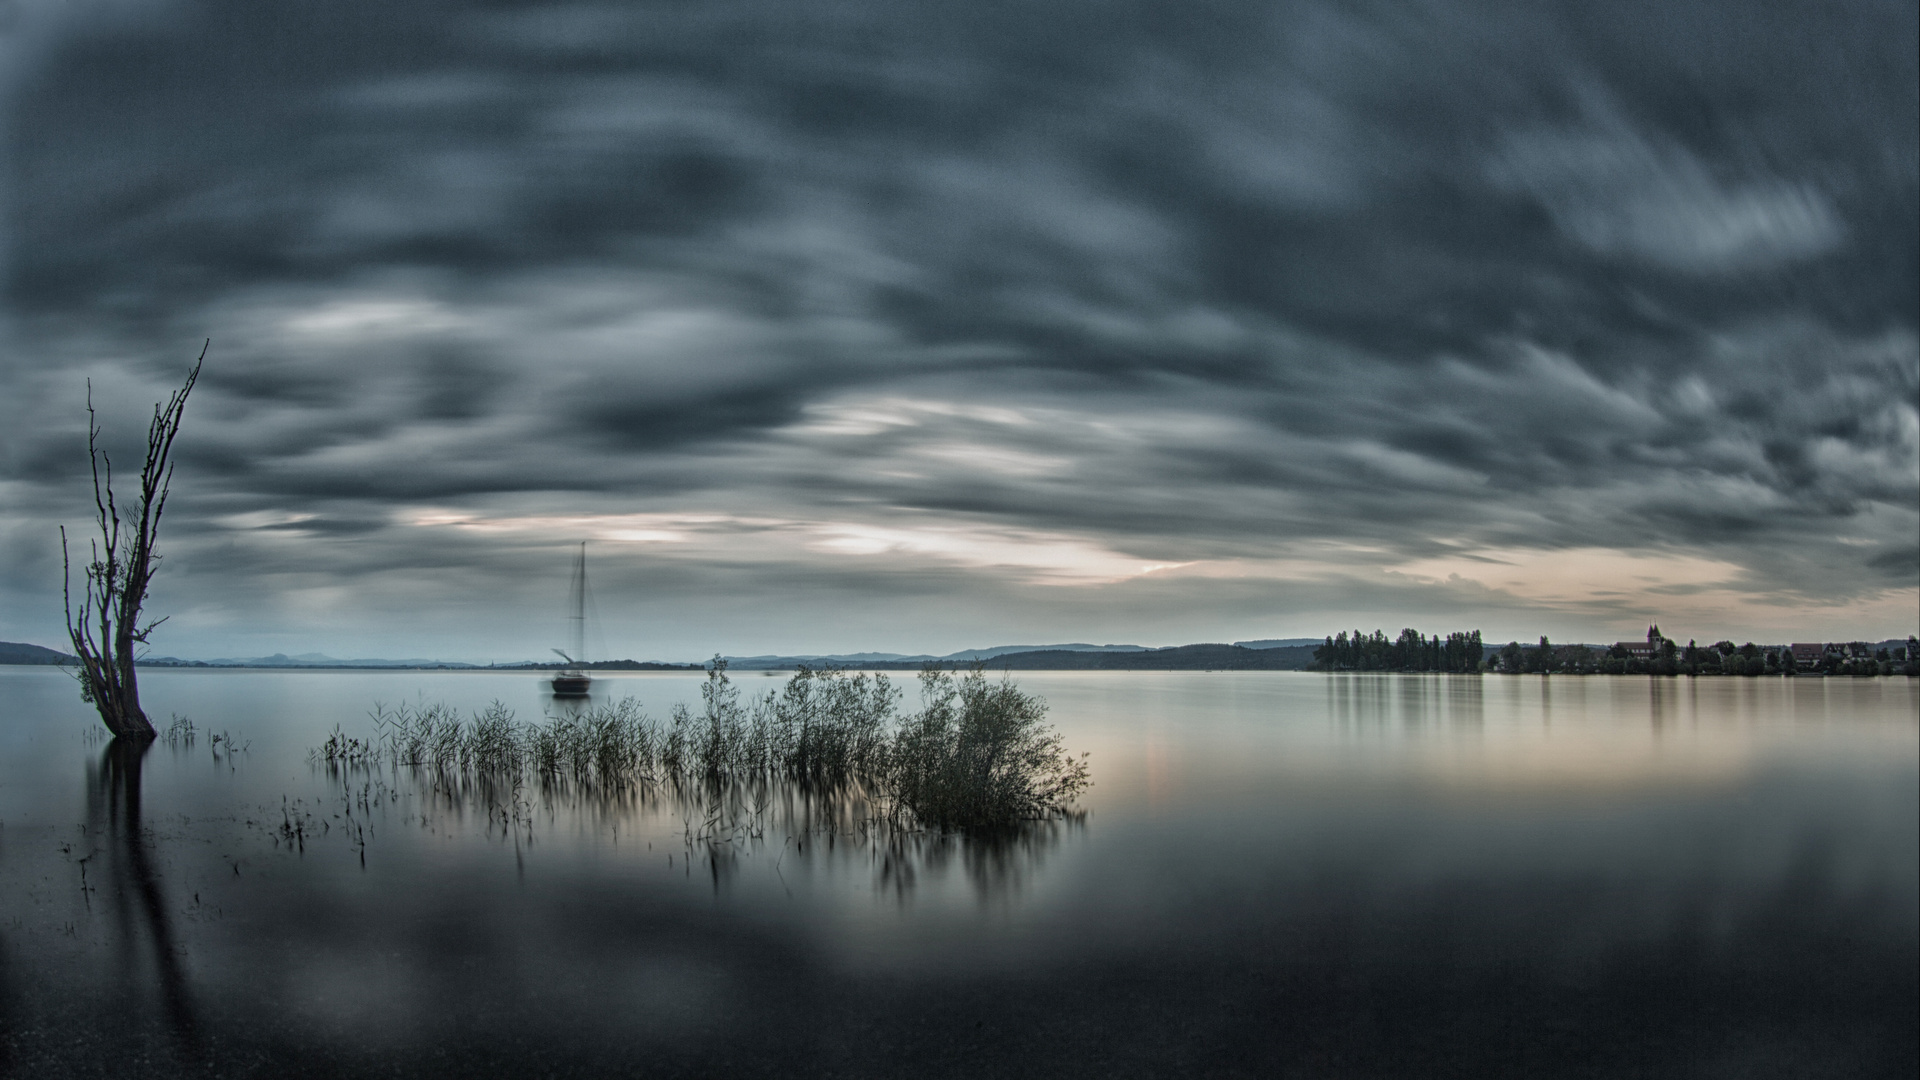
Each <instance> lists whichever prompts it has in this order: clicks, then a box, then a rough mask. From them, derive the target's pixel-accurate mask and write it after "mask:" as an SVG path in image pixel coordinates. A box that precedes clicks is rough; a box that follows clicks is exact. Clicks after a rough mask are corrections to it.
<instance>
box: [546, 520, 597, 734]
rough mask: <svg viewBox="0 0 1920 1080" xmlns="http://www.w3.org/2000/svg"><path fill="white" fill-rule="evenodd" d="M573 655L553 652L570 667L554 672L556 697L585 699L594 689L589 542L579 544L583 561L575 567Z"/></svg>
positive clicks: (583, 541) (554, 694)
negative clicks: (589, 618)
mask: <svg viewBox="0 0 1920 1080" xmlns="http://www.w3.org/2000/svg"><path fill="white" fill-rule="evenodd" d="M571 599H572V601H573V614H572V615H571V616H569V617H570V618H571V619H572V620H573V653H572V654H571V655H569V654H567V653H565V652H561V651H560V650H559V649H555V650H553V651H554V652H555V653H556V654H558V655H559V657H560V659H562V660H565V661H566V662H567V666H566V667H564V668H562V669H560V670H559V671H556V672H554V673H553V696H554V697H586V696H587V692H588V690H590V689H591V688H592V686H593V678H592V676H590V675H588V674H587V671H586V666H587V542H586V541H585V540H582V541H580V561H579V562H577V563H575V564H574V567H573V590H572V597H571Z"/></svg>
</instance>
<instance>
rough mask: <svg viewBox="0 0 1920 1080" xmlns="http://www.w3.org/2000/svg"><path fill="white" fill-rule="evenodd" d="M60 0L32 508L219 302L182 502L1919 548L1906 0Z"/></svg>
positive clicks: (329, 516)
mask: <svg viewBox="0 0 1920 1080" xmlns="http://www.w3.org/2000/svg"><path fill="white" fill-rule="evenodd" d="M21 10H22V16H21V18H20V20H19V21H18V25H17V26H16V27H15V29H14V30H13V31H12V32H11V33H12V35H13V37H12V40H11V41H10V43H9V48H10V50H11V51H9V52H6V53H4V54H0V59H4V62H5V63H6V64H7V65H8V66H7V67H6V68H5V72H6V78H7V80H8V82H7V84H6V86H5V87H4V88H3V89H0V94H4V97H0V102H4V107H5V109H6V120H7V123H6V132H7V135H6V138H7V147H8V149H7V157H6V162H5V165H6V175H5V179H4V188H3V189H0V191H3V193H4V198H5V206H4V210H3V213H4V218H3V220H4V228H0V243H4V245H5V246H4V252H0V260H3V261H0V266H4V271H5V281H4V289H5V296H6V303H7V310H8V315H9V334H10V338H11V342H10V344H9V346H8V353H9V357H8V359H7V360H6V362H5V363H6V370H7V372H8V375H7V378H8V383H9V388H10V390H11V391H13V392H12V393H10V395H9V396H10V397H11V398H12V399H13V400H12V402H11V403H9V404H8V405H7V406H5V409H6V418H7V422H8V427H9V431H8V433H7V434H6V436H5V437H4V438H5V450H6V455H7V456H6V463H7V474H6V475H7V477H8V487H7V491H8V497H9V500H10V505H11V506H12V507H13V509H11V510H10V515H12V516H14V517H16V518H18V519H19V521H20V522H22V523H24V522H27V521H29V520H31V521H34V522H40V521H44V520H47V519H49V518H51V517H56V516H59V514H60V513H62V512H64V511H62V510H61V509H60V508H61V507H62V506H64V503H63V502H62V501H61V500H62V498H63V497H64V496H62V495H61V494H59V493H58V492H57V491H56V490H54V488H55V487H60V486H64V487H71V486H72V484H73V481H74V480H75V465H74V462H73V454H74V447H75V440H76V435H77V434H79V429H78V427H77V423H76V422H74V421H72V420H71V417H70V415H69V414H71V412H72V410H73V400H72V399H73V397H74V385H75V384H76V383H77V380H78V379H79V377H80V375H81V374H82V373H85V372H92V373H95V374H96V375H98V376H99V378H98V379H96V381H97V382H101V381H103V380H108V379H112V380H113V381H115V383H116V385H119V386H121V388H122V391H123V396H125V397H127V400H128V401H131V402H134V403H136V408H138V407H140V406H138V404H137V403H138V402H139V401H141V400H142V392H144V393H145V394H147V397H146V400H151V398H152V396H158V395H159V394H163V393H164V390H163V389H162V388H163V387H164V386H165V385H166V384H167V383H168V382H170V381H171V380H173V379H175V378H177V371H178V369H179V368H180V366H181V361H182V359H183V357H184V355H186V354H187V353H188V352H189V351H190V350H189V349H188V343H189V342H192V343H197V342H198V340H199V339H200V338H201V337H202V336H208V335H210V336H213V337H214V338H215V339H216V347H215V351H214V354H213V363H212V364H211V365H210V366H209V368H208V370H207V373H206V377H205V381H204V383H203V390H202V391H201V396H200V397H199V398H197V399H196V402H195V407H196V409H197V410H200V411H199V412H198V413H197V415H196V420H199V421H200V424H199V426H197V427H196V429H195V431H194V432H193V434H194V438H193V439H192V440H190V441H188V442H186V443H183V447H182V467H183V468H186V469H189V470H191V471H192V472H193V474H194V475H195V476H196V478H197V481H198V482H197V483H196V485H195V486H194V488H193V489H192V490H191V491H190V492H183V509H182V513H183V514H187V515H191V516H192V517H193V519H194V520H195V521H196V522H197V524H189V523H188V522H187V521H184V520H183V522H182V524H181V526H180V527H181V528H182V529H187V530H196V529H197V530H200V531H201V532H204V534H205V536H206V537H207V539H206V540H205V542H206V543H209V544H211V543H214V542H215V539H216V538H217V537H218V536H219V535H221V534H222V531H223V530H224V531H226V532H233V531H236V530H239V531H243V532H246V531H254V532H275V533H278V534H282V535H283V537H284V538H285V539H286V540H288V541H298V543H296V544H295V546H293V547H284V546H279V547H270V548H262V549H260V550H258V551H252V550H249V551H247V552H238V551H237V552H236V553H235V554H233V555H232V556H231V558H232V560H233V562H232V565H234V566H236V567H242V568H245V567H249V566H254V565H255V564H254V563H252V562H249V561H248V560H251V559H260V560H263V561H261V562H260V563H258V566H259V567H261V568H262V569H261V572H262V573H269V572H274V571H270V570H269V569H268V568H270V567H273V566H278V565H280V563H281V561H282V560H294V561H298V560H301V559H305V560H310V561H311V562H312V563H313V564H314V565H322V564H324V565H325V566H327V567H328V568H329V572H331V573H335V574H338V575H342V576H343V577H345V578H351V577H352V576H353V575H354V574H356V573H365V574H369V575H375V574H379V573H384V572H386V570H385V569H384V568H385V567H387V566H389V565H391V564H393V562H394V560H392V559H391V557H390V556H389V555H388V554H385V553H386V552H388V551H390V550H391V549H394V548H396V547H404V546H405V545H406V544H408V543H410V542H411V541H410V540H409V539H408V537H409V536H410V535H411V534H410V533H409V532H408V526H406V525H404V523H403V522H402V519H403V518H404V517H405V515H406V514H408V513H411V512H413V511H414V510H415V509H417V508H418V507H421V506H440V507H446V506H463V507H465V508H467V509H468V510H471V511H474V512H476V513H478V512H482V511H484V512H489V513H496V514H501V515H506V516H513V515H516V514H517V515H520V516H526V515H528V514H532V513H535V512H536V511H538V512H539V513H548V514H552V513H560V512H563V511H564V509H565V504H566V502H567V498H566V497H565V496H566V493H576V494H580V493H592V498H591V502H592V504H593V505H595V506H598V507H602V508H606V509H607V510H608V512H639V511H651V510H655V509H658V508H659V507H661V506H665V505H670V504H675V503H676V502H677V503H678V504H680V505H683V506H699V507H704V508H707V509H710V510H714V511H716V512H725V513H731V514H734V515H736V516H741V515H747V516H751V515H752V514H754V513H760V514H763V515H771V516H773V517H779V518H782V519H793V520H801V519H819V520H828V519H831V520H836V521H837V520H839V519H840V518H843V517H846V518H854V517H858V518H860V519H861V520H865V521H868V522H875V521H883V520H886V519H887V516H888V515H903V517H902V520H909V521H921V520H934V519H940V520H954V521H963V522H971V523H975V524H979V523H986V524H990V525H993V526H995V527H1005V528H1008V529H1014V530H1026V533H1023V534H1022V535H1026V534H1032V535H1033V536H1038V535H1040V534H1042V533H1044V534H1047V535H1060V536H1068V535H1070V536H1077V537H1082V538H1087V539H1088V542H1089V543H1097V544H1099V545H1103V546H1104V547H1106V548H1109V549H1112V550H1114V551H1122V552H1126V553H1128V554H1131V555H1137V556H1139V557H1141V558H1143V559H1150V560H1164V561H1167V562H1182V563H1190V562H1195V561H1198V560H1206V559H1252V558H1259V557H1262V556H1265V555H1272V554H1274V553H1275V552H1277V551H1281V550H1282V549H1284V550H1285V551H1287V552H1289V553H1292V554H1298V553H1299V552H1300V551H1306V550H1311V551H1313V552H1315V553H1316V554H1314V555H1313V556H1312V557H1313V558H1317V559H1319V560H1321V561H1322V562H1323V563H1324V564H1325V565H1328V566H1333V567H1339V566H1344V565H1347V563H1348V562H1353V563H1355V564H1356V565H1357V564H1359V563H1364V562H1366V561H1367V560H1368V559H1371V560H1372V561H1373V562H1374V563H1376V564H1378V563H1381V562H1385V563H1388V564H1393V563H1396V562H1400V561H1405V560H1409V559H1421V558H1431V557H1437V556H1439V555H1441V554H1447V553H1452V554H1453V556H1455V557H1458V558H1462V559H1471V558H1474V557H1476V556H1475V555H1474V552H1476V551H1480V550H1482V549H1495V548H1499V549H1509V548H1552V549H1575V548H1610V549H1619V550H1629V551H1631V550H1655V549H1659V550H1674V551H1688V552H1698V553H1701V554H1703V555H1704V556H1706V557H1710V558H1712V559H1715V560H1719V561H1721V562H1724V563H1727V564H1730V565H1733V566H1736V567H1739V568H1741V572H1742V573H1744V574H1746V575H1747V576H1746V578H1745V579H1744V580H1745V581H1746V582H1747V587H1749V588H1752V589H1757V590H1761V591H1766V592H1767V593H1768V594H1769V595H1775V594H1777V595H1780V596H1783V597H1797V598H1800V599H1811V600H1816V601H1820V602H1827V601H1835V600H1838V599H1842V598H1845V597H1851V596H1856V595H1860V594H1862V593H1863V592H1865V593H1870V592H1872V591H1873V590H1875V589H1881V588H1886V587H1907V586H1910V585H1911V583H1912V578H1913V572H1914V566H1913V562H1912V559H1911V558H1910V553H1911V532H1912V526H1913V524H1914V510H1915V503H1916V501H1920V463H1916V460H1915V459H1916V455H1920V432H1917V431H1916V421H1915V397H1916V395H1917V394H1920V361H1916V345H1915V341H1916V324H1917V323H1920V315H1917V311H1916V308H1917V306H1920V241H1916V235H1920V148H1917V147H1916V135H1915V131H1916V127H1917V126H1920V93H1917V92H1916V82H1917V81H1920V75H1917V73H1916V63H1915V60H1914V53H1915V49H1914V46H1915V44H1916V38H1917V36H1920V34H1917V33H1916V28H1915V13H1914V11H1913V9H1912V7H1911V5H1903V4H1896V3H1886V4H1853V5H1845V6H1836V5H1826V4H1812V3H1808V4H1786V5H1769V6H1768V7H1766V8H1765V9H1764V10H1756V9H1752V8H1751V7H1750V6H1746V5H1733V4H1712V3H1687V4H1666V3H1649V4H1644V5H1637V6H1635V5H1624V6H1623V5H1606V6H1602V7H1596V6H1593V5H1574V4H1567V5H1554V4H1537V3H1533V4H1501V3H1477V4H1476V3H1426V4H1417V5H1403V4H1395V5H1378V4H1345V5H1339V4H1323V3H1288V4H1265V3H1247V2H1233V3H1195V4H1178V5H1175V4H1159V3H1151V4H1149V3H1139V4H1119V5H1116V4H1104V3H1103V4H1091V3H1089V4H1071V3H1069V4H1050V5H1043V6H1039V7H1034V6H1032V5H1000V4H970V5H964V6H959V7H950V8H945V9H932V10H930V9H925V8H922V7H918V6H914V5H899V4H858V3H786V2H779V3H775V2H746V3H703V4H698V5H682V4H614V5H591V4H581V5H512V4H496V5H486V6H474V5H465V4H460V5H455V4H436V3H429V2H409V3H391V2H388V3H380V4H371V3H366V4H359V3H335V4H328V5H321V6H307V7H292V8H289V7H285V6H282V5H259V4H242V3H221V2H204V3H151V4H137V3H126V4H108V3H99V4H95V5H92V6H91V7H89V6H87V5H84V4H69V5H51V4H49V5H40V6H36V5H26V6H24V7H23V8H22V9H21ZM136 391H139V392H136ZM927 402H946V403H947V404H948V405H951V406H953V407H954V408H953V409H950V410H948V411H946V412H940V411H938V410H931V411H930V410H929V409H928V408H926V407H923V406H925V405H926V403H927ZM903 403H904V404H903ZM862 409H865V410H867V411H868V412H871V413H875V414H886V415H887V416H889V417H891V419H885V420H882V421H869V420H862V419H858V418H855V419H853V420H849V419H847V418H848V417H849V416H853V414H854V413H856V412H859V411H860V410H862ZM994 409H999V410H1001V412H1000V413H998V414H996V413H993V412H992V410H994ZM956 410H957V411H956ZM135 415H137V413H135ZM836 425H838V426H836ZM49 485H53V487H50V486H49ZM69 494H70V493H69ZM574 505H575V506H576V507H577V506H578V505H579V499H578V498H576V499H575V500H574ZM275 513H288V514H295V515H310V516H307V517H302V518H300V520H289V521H269V520H268V518H266V517H248V516H247V515H250V514H251V515H261V514H265V515H269V516H271V515H272V514H275ZM256 521H257V522H259V523H256V524H246V525H236V524H226V525H222V524H218V523H219V522H229V523H232V522H256ZM21 527H22V528H24V527H25V526H24V524H23V525H22V526H21ZM1836 537H1838V539H1836ZM349 538H350V539H351V541H352V546H351V547H348V548H338V549H336V548H332V547H328V545H329V544H334V543H336V542H338V543H345V542H347V541H348V539H349ZM10 543H15V544H21V543H25V542H24V541H19V540H17V539H16V540H13V541H10ZM489 543H492V544H496V545H497V544H498V543H500V541H498V540H497V539H496V540H493V541H488V542H487V543H482V542H478V541H476V542H474V543H473V544H462V545H455V546H453V547H447V548H442V549H439V550H438V551H437V553H436V555H435V557H436V558H440V559H458V560H463V562H462V565H468V566H473V567H479V566H482V565H485V560H486V559H487V558H491V557H492V556H487V555H485V554H484V553H485V552H488V551H495V550H497V548H495V547H489V546H488V544H489ZM1289 545H1292V546H1291V547H1289ZM1303 545H1304V546H1303ZM29 546H30V545H29ZM22 550H25V549H24V548H23V549H22ZM1357 551H1364V552H1366V553H1370V554H1364V555H1363V554H1355V552H1357ZM322 552H334V553H335V554H336V555H337V558H336V557H335V555H325V556H323V555H322ZM407 561H408V559H407V558H400V559H398V560H397V562H399V563H405V562H407ZM43 562H44V555H41V556H35V557H34V558H32V559H27V560H26V561H25V562H23V563H21V564H19V565H21V566H25V565H28V564H32V565H35V566H38V565H40V564H41V563H43ZM18 572H19V573H21V574H26V573H29V572H30V571H27V570H20V571H18ZM811 572H816V573H817V572H820V571H819V570H818V568H815V569H814V570H813V571H811ZM920 572H921V573H932V571H931V570H930V569H928V568H924V567H923V568H921V571H920ZM871 580H872V581H873V582H879V581H880V578H873V579H871ZM922 580H927V579H924V578H923V579H922ZM19 587H20V588H22V589H24V588H26V586H24V585H21V586H19ZM874 588H876V589H877V590H879V591H881V592H885V591H886V589H887V588H888V586H885V585H882V584H875V585H874ZM915 588H918V586H915Z"/></svg>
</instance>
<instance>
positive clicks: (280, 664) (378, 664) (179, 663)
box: [140, 653, 486, 669]
mask: <svg viewBox="0 0 1920 1080" xmlns="http://www.w3.org/2000/svg"><path fill="white" fill-rule="evenodd" d="M140 664H141V666H142V667H196V668H198V667H209V668H434V669H439V668H476V667H485V666H486V665H484V664H466V663H461V662H460V661H457V660H420V659H410V660H372V659H367V660H335V659H334V658H333V657H331V656H328V655H326V654H325V653H301V654H300V655H298V656H288V655H287V654H286V653H274V654H273V655H272V656H254V657H223V658H221V659H218V660H181V659H179V658H178V657H173V656H153V657H143V658H142V659H141V661H140Z"/></svg>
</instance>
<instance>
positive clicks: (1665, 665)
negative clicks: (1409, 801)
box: [1312, 629, 1920, 677]
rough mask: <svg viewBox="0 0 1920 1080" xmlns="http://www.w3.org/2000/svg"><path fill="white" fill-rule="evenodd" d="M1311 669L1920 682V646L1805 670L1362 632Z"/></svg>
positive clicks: (1679, 655) (1739, 655) (1724, 648)
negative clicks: (1853, 678) (1880, 677)
mask: <svg viewBox="0 0 1920 1080" xmlns="http://www.w3.org/2000/svg"><path fill="white" fill-rule="evenodd" d="M1312 666H1313V669H1314V670H1316V671H1452V672H1475V671H1488V672H1500V673H1504V674H1516V675H1517V674H1540V675H1546V674H1551V675H1740V676H1747V677H1758V676H1762V675H1773V676H1795V675H1842V676H1844V675H1854V676H1869V675H1908V676H1920V639H1915V638H1908V639H1907V642H1906V644H1905V645H1904V646H1899V645H1894V646H1868V645H1865V644H1861V643H1852V644H1846V645H1829V646H1825V647H1824V648H1823V649H1822V650H1821V651H1820V653H1819V655H1818V656H1817V657H1816V658H1813V659H1811V660H1810V661H1809V662H1808V663H1805V664H1803V663H1802V662H1801V659H1800V658H1796V657H1795V656H1794V653H1793V650H1792V649H1790V648H1787V647H1784V646H1778V645H1773V646H1763V645H1756V644H1754V643H1753V642H1751V641H1749V642H1747V643H1746V644H1745V645H1735V644H1734V643H1733V642H1731V641H1720V642H1716V643H1714V644H1712V645H1700V644H1698V643H1696V642H1692V641H1689V642H1688V643H1687V644H1685V645H1681V644H1680V643H1678V642H1675V641H1671V640H1667V639H1665V638H1661V639H1659V641H1658V642H1657V644H1655V645H1654V646H1653V647H1652V648H1651V650H1650V651H1649V650H1639V651H1637V652H1636V651H1635V650H1631V649H1628V648H1626V647H1624V646H1622V645H1611V646H1608V647H1605V648H1594V647H1592V646H1588V645H1555V644H1553V643H1552V642H1550V641H1548V640H1547V639H1546V638H1545V637H1542V638H1541V639H1540V642H1539V644H1538V645H1522V644H1520V643H1519V642H1517V641H1510V642H1508V643H1507V644H1506V645H1505V646H1503V647H1501V648H1499V649H1497V650H1490V649H1488V648H1486V646H1485V645H1483V644H1482V642H1481V639H1480V631H1478V630H1470V631H1465V632H1455V633H1451V634H1448V635H1447V636H1446V637H1444V638H1442V637H1440V636H1438V635H1435V636H1433V637H1427V636H1425V635H1423V634H1421V633H1420V632H1419V631H1418V630H1413V629H1406V630H1402V631H1400V636H1399V637H1397V638H1388V637H1387V635H1386V633H1385V632H1384V631H1380V630H1376V631H1374V632H1373V633H1371V634H1368V633H1364V632H1362V631H1359V630H1355V631H1354V632H1353V633H1352V634H1347V633H1345V632H1344V631H1343V632H1341V633H1340V634H1337V635H1335V636H1333V637H1330V638H1327V639H1326V642H1325V643H1324V644H1322V645H1320V646H1318V647H1317V648H1315V649H1314V650H1313V665H1312Z"/></svg>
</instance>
